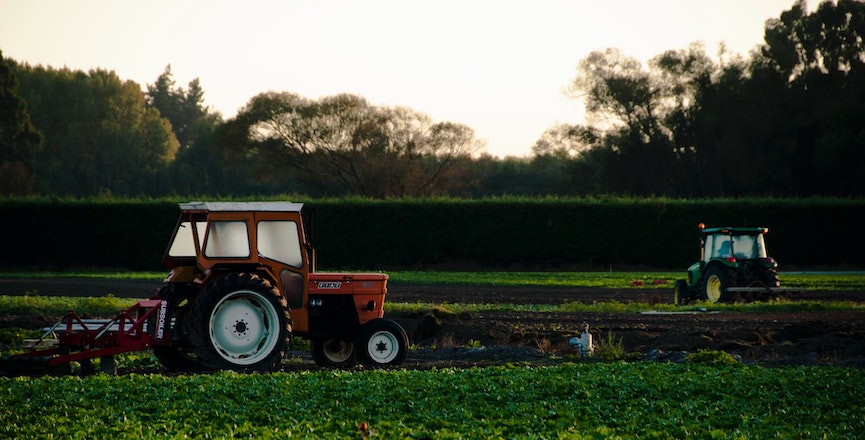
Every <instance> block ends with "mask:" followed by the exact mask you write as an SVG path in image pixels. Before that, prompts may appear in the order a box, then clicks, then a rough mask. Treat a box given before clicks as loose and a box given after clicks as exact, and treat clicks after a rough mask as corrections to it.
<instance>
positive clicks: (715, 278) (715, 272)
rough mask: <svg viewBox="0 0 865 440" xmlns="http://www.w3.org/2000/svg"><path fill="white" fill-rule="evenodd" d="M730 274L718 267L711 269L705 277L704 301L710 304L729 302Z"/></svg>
mask: <svg viewBox="0 0 865 440" xmlns="http://www.w3.org/2000/svg"><path fill="white" fill-rule="evenodd" d="M730 282H731V281H730V274H729V273H728V272H727V270H726V269H724V268H722V267H718V266H714V267H711V268H709V270H707V271H706V275H705V276H703V299H705V300H706V301H709V302H710V303H719V302H727V301H729V299H730V294H729V293H728V292H727V288H729V287H730Z"/></svg>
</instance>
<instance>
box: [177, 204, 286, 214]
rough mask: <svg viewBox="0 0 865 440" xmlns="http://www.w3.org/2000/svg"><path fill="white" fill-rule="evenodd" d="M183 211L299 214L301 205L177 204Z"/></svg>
mask: <svg viewBox="0 0 865 440" xmlns="http://www.w3.org/2000/svg"><path fill="white" fill-rule="evenodd" d="M178 206H180V209H181V210H183V211H246V212H249V211H273V212H300V209H301V208H303V203H292V202H189V203H178Z"/></svg>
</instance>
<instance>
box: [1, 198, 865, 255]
mask: <svg viewBox="0 0 865 440" xmlns="http://www.w3.org/2000/svg"><path fill="white" fill-rule="evenodd" d="M178 212H179V211H178V208H177V205H176V202H175V201H168V200H161V201H143V202H129V201H119V202H110V201H97V202H82V201H36V200H11V201H2V202H0V219H2V220H0V221H2V223H0V224H2V235H0V239H2V256H0V266H2V267H3V268H7V269H13V268H25V269H72V268H82V267H83V268H87V267H100V268H126V269H135V270H160V269H161V258H162V253H163V251H164V250H165V246H166V241H167V240H168V238H169V235H170V234H171V231H172V228H173V226H174V223H175V221H176V219H177V215H178ZM305 213H306V216H307V217H310V216H312V217H313V218H314V221H313V223H312V224H313V226H314V230H313V241H314V244H315V245H316V248H317V249H318V261H319V266H320V268H321V269H324V270H340V269H374V270H396V269H428V268H438V269H449V270H459V269H471V270H547V269H556V270H569V269H570V270H592V269H608V268H610V267H612V268H613V269H617V268H619V269H621V268H626V267H635V266H643V267H647V268H655V269H673V270H683V269H684V268H685V267H687V265H689V264H690V263H692V262H693V261H695V260H696V258H697V256H698V255H697V229H696V225H697V224H698V223H699V222H704V223H706V225H708V226H766V227H769V228H770V229H771V232H770V234H769V235H768V237H767V240H768V245H769V251H770V254H771V255H772V256H773V257H775V258H776V259H777V260H779V261H780V262H781V264H782V267H783V266H792V267H817V266H850V267H865V255H863V252H862V250H863V245H865V239H863V238H862V237H863V236H862V233H861V232H859V231H857V230H856V228H855V225H856V224H857V223H858V220H861V219H865V200H849V199H745V200H698V201H693V200H665V199H660V200H657V199H608V200H601V199H592V200H588V199H561V200H559V199H539V200H535V199H501V200H498V199H497V200H394V201H371V200H324V201H322V200H313V201H306V207H305ZM309 226H310V222H309V221H307V227H309Z"/></svg>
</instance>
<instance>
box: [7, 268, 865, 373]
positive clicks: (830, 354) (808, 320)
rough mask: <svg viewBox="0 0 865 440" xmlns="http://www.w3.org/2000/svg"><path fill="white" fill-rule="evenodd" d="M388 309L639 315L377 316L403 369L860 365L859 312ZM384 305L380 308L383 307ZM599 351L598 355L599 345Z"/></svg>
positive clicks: (525, 291)
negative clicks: (618, 359)
mask: <svg viewBox="0 0 865 440" xmlns="http://www.w3.org/2000/svg"><path fill="white" fill-rule="evenodd" d="M158 288H159V283H158V282H151V281H144V282H142V281H124V280H88V279H52V280H8V279H6V280H0V295H21V294H24V293H26V292H30V293H37V294H40V295H66V296H75V295H86V296H99V295H105V294H109V293H110V294H113V295H114V296H119V297H139V298H141V297H147V296H149V295H151V294H153V293H155V292H156V290H157V289H158ZM388 290H389V292H388V298H387V300H388V301H390V302H408V303H414V302H424V303H482V304H496V303H507V304H563V303H569V302H574V301H578V302H584V303H595V302H611V301H618V302H622V303H628V302H639V303H645V304H648V305H649V307H647V310H646V312H647V313H545V312H531V313H514V312H506V313H504V312H489V313H486V312H485V313H458V314H454V313H449V312H448V311H447V310H445V309H442V310H430V311H423V312H415V313H387V314H386V315H387V317H389V318H391V319H394V320H396V321H397V322H399V323H400V324H402V325H403V327H404V328H405V329H406V331H407V332H408V334H409V339H410V340H411V343H412V344H413V345H414V347H415V349H414V350H412V351H411V352H410V354H409V358H408V360H407V361H406V364H405V365H404V366H405V367H407V368H417V369H424V368H432V367H444V366H456V367H464V366H475V365H494V364H503V363H517V364H520V363H531V364H538V363H553V362H560V361H562V360H574V359H575V357H576V356H577V354H578V352H577V350H576V349H574V348H573V347H571V346H570V344H569V343H568V340H569V339H570V338H571V337H574V336H579V335H580V333H581V332H582V331H583V328H584V327H583V326H584V324H588V325H589V329H590V332H591V334H592V336H593V338H594V341H595V344H596V345H597V346H598V348H599V349H603V348H608V349H609V348H618V349H621V350H622V351H623V355H624V356H625V357H626V358H628V359H650V360H660V361H674V362H675V361H679V360H681V359H682V358H683V357H684V356H685V355H686V354H687V353H693V352H697V351H699V350H719V351H724V352H727V353H730V354H732V355H735V356H738V357H740V358H741V359H742V360H743V361H744V362H754V363H760V364H763V365H769V366H774V365H823V364H837V365H854V366H858V367H865V312H851V311H840V312H839V311H826V310H821V309H820V308H819V307H815V308H813V309H811V310H808V311H797V312H747V313H735V312H726V313H717V312H713V311H711V310H707V311H705V312H689V313H653V312H652V310H651V307H650V306H651V305H652V304H660V303H672V300H673V299H672V298H673V294H672V289H640V288H635V289H581V288H569V289H565V288H562V289H559V288H514V287H488V286H481V287H478V286H452V285H448V286H440V285H413V284H399V283H391V284H390V285H389V289H388ZM806 300H808V301H811V300H845V301H853V302H865V292H850V291H809V292H801V293H794V294H790V295H788V296H787V297H786V298H785V299H783V301H806ZM386 308H387V306H386V305H385V309H386ZM52 319H57V318H56V317H43V316H4V317H0V327H23V328H38V327H40V326H43V325H45V324H47V323H49V322H51V320H52ZM605 346H606V347H605ZM289 358H290V359H289V361H288V362H287V363H286V365H287V366H286V369H305V368H315V366H314V364H313V362H312V360H311V359H310V357H309V355H308V353H306V352H300V351H297V352H295V351H293V352H291V353H290V354H289Z"/></svg>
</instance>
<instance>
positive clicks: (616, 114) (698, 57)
mask: <svg viewBox="0 0 865 440" xmlns="http://www.w3.org/2000/svg"><path fill="white" fill-rule="evenodd" d="M714 69H715V65H714V64H713V63H712V62H711V61H710V60H709V58H708V57H707V56H706V55H705V53H704V50H703V48H702V46H701V45H699V44H697V45H692V46H691V47H689V48H688V49H685V50H681V51H668V52H665V53H663V54H661V55H659V56H657V57H655V58H653V59H652V60H650V62H649V64H648V66H644V65H643V64H642V63H641V62H640V61H639V60H637V59H635V58H632V57H628V56H625V55H624V54H622V53H621V51H619V50H617V49H607V50H604V51H595V52H592V53H590V54H589V55H588V56H587V57H586V58H584V59H583V60H581V61H580V63H579V66H578V70H577V76H576V78H575V79H574V81H573V83H572V89H571V92H572V94H573V96H575V97H579V98H581V99H583V100H584V102H585V106H586V110H587V114H588V118H587V120H588V121H587V122H588V124H589V125H588V126H571V127H568V128H567V129H565V128H558V129H557V130H558V131H559V132H560V133H568V137H567V138H561V136H560V138H561V139H565V140H566V141H567V142H571V143H573V142H576V145H580V147H579V148H578V151H580V152H581V154H580V155H578V156H576V157H575V160H576V161H578V162H580V161H581V162H584V163H591V165H592V167H591V168H590V167H587V166H576V167H574V170H579V171H580V172H587V171H590V170H591V172H592V174H593V176H594V178H595V179H597V186H596V187H597V188H600V189H601V190H602V191H605V192H618V193H630V194H640V195H650V194H678V195H681V194H679V193H680V192H682V191H685V189H684V188H682V185H681V184H680V180H679V178H678V176H679V175H680V174H682V170H681V168H680V167H679V159H680V158H681V157H683V156H685V155H687V154H689V152H690V149H689V148H690V145H689V144H690V142H691V139H687V136H682V135H681V134H680V133H683V132H686V131H687V129H688V123H689V118H690V117H691V108H692V106H693V105H694V97H695V95H696V94H697V91H698V90H699V84H700V81H701V80H705V78H707V77H708V76H709V75H711V73H712V71H713V70H714ZM543 142H547V143H549V141H545V140H544V139H541V141H539V143H538V144H536V151H539V150H538V149H539V148H540V147H542V146H544V145H543ZM683 143H684V144H683ZM559 145H567V143H565V142H563V141H562V140H560V141H559ZM545 149H547V150H549V149H550V147H545ZM553 149H554V148H553ZM567 149H568V150H571V151H573V150H574V147H568V148H567ZM592 169H594V170H592ZM578 180H579V181H583V182H585V179H584V178H583V177H582V176H580V177H579V178H578ZM582 186H583V187H584V188H590V187H592V186H593V185H585V184H583V185H582Z"/></svg>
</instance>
